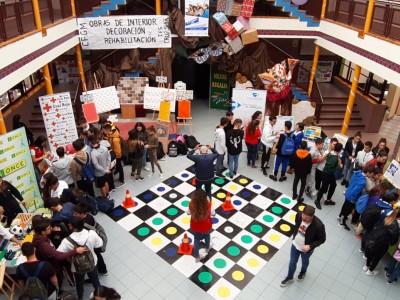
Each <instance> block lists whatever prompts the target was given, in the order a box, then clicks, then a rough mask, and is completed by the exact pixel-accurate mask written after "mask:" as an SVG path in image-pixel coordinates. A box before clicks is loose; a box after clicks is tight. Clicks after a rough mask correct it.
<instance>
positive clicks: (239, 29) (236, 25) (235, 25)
mask: <svg viewBox="0 0 400 300" xmlns="http://www.w3.org/2000/svg"><path fill="white" fill-rule="evenodd" d="M233 28H235V29H236V31H237V32H238V33H239V34H241V33H242V32H244V31H245V29H244V27H243V24H242V23H240V22H239V21H236V22H235V23H233Z"/></svg>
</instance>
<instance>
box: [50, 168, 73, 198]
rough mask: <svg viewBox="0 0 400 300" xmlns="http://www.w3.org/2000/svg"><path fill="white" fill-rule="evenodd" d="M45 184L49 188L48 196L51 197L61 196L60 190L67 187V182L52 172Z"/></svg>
mask: <svg viewBox="0 0 400 300" xmlns="http://www.w3.org/2000/svg"><path fill="white" fill-rule="evenodd" d="M46 184H47V186H48V187H49V188H50V197H51V198H56V197H58V198H59V197H61V195H62V192H63V191H64V190H65V189H68V188H69V186H68V183H66V182H65V181H64V180H58V178H57V177H56V176H54V174H52V175H51V176H49V178H48V179H47V181H46Z"/></svg>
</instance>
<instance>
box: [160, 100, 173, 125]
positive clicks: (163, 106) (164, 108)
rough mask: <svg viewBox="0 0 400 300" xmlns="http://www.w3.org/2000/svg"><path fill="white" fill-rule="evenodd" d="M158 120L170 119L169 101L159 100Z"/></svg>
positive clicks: (165, 120)
mask: <svg viewBox="0 0 400 300" xmlns="http://www.w3.org/2000/svg"><path fill="white" fill-rule="evenodd" d="M158 120H159V121H162V122H170V121H171V102H169V101H161V102H160V113H159V114H158Z"/></svg>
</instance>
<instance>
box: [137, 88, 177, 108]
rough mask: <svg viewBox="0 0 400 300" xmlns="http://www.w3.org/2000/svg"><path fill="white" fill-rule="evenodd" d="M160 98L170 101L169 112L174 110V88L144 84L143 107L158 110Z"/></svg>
mask: <svg viewBox="0 0 400 300" xmlns="http://www.w3.org/2000/svg"><path fill="white" fill-rule="evenodd" d="M162 100H169V101H171V112H175V100H176V91H175V90H173V89H166V88H159V87H151V86H146V87H145V88H144V104H143V106H144V109H151V110H155V111H158V110H159V109H160V102H161V101H162Z"/></svg>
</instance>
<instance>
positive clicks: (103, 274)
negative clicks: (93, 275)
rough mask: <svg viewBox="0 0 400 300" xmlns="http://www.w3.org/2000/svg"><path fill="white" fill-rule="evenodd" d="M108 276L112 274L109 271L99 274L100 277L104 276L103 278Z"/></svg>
mask: <svg viewBox="0 0 400 300" xmlns="http://www.w3.org/2000/svg"><path fill="white" fill-rule="evenodd" d="M108 274H110V273H109V272H108V271H105V272H104V273H103V272H99V275H102V276H108Z"/></svg>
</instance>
